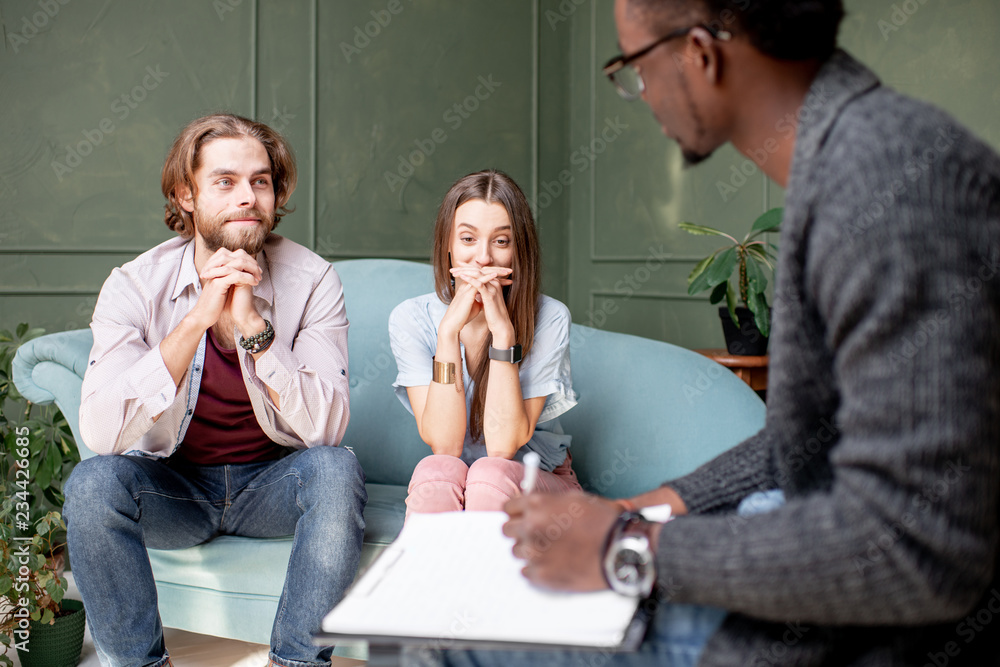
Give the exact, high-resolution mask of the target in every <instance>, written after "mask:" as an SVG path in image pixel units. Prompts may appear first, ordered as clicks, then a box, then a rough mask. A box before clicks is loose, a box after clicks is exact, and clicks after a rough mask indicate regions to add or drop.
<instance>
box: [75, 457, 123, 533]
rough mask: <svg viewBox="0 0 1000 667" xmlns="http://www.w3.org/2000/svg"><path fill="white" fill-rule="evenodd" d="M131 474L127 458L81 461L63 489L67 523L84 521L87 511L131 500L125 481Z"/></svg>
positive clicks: (96, 458)
mask: <svg viewBox="0 0 1000 667" xmlns="http://www.w3.org/2000/svg"><path fill="white" fill-rule="evenodd" d="M134 474H135V469H134V462H133V461H130V460H129V457H126V456H118V455H112V456H93V457H91V458H89V459H84V460H83V461H80V463H78V464H76V466H75V467H74V468H73V472H72V473H70V476H69V479H68V480H66V484H65V485H64V486H63V494H64V495H65V496H66V502H65V503H64V504H63V514H64V515H65V517H66V521H67V522H71V521H73V520H83V519H84V517H85V516H86V514H87V512H88V511H89V512H92V511H97V510H99V509H100V508H101V507H102V506H105V505H107V504H110V503H113V502H116V501H117V500H118V499H121V500H125V499H127V498H131V493H130V491H129V485H128V480H129V479H130V478H133V477H134Z"/></svg>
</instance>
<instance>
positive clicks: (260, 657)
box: [8, 573, 365, 667]
mask: <svg viewBox="0 0 1000 667" xmlns="http://www.w3.org/2000/svg"><path fill="white" fill-rule="evenodd" d="M67 579H69V591H68V594H67V597H70V598H75V599H77V600H79V599H80V594H79V592H78V591H77V589H76V585H75V584H74V583H73V574H72V573H67ZM163 637H164V640H165V641H166V643H167V650H168V651H170V661H171V662H172V663H173V665H174V667H265V665H267V646H266V645H264V644H249V643H247V642H238V641H234V640H232V639H220V638H219V637H211V636H209V635H199V634H196V633H193V632H184V631H183V630H175V629H173V628H166V629H165V630H164V631H163ZM8 655H11V657H12V658H13V660H14V667H21V663H20V661H19V660H18V659H17V652H16V651H11V652H10V653H9V654H8ZM100 664H101V663H100V661H99V660H98V659H97V652H96V651H95V650H94V642H93V641H91V639H90V628H89V627H88V628H87V630H86V631H85V634H84V638H83V656H82V657H81V659H80V667H100ZM364 664H365V663H364V662H363V661H361V660H350V659H348V658H340V657H337V656H334V658H333V664H332V667H352V666H354V665H364Z"/></svg>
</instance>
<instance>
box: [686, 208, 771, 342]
mask: <svg viewBox="0 0 1000 667" xmlns="http://www.w3.org/2000/svg"><path fill="white" fill-rule="evenodd" d="M783 213H784V209H782V208H773V209H771V210H770V211H767V212H766V213H764V214H762V215H761V216H760V217H758V218H757V219H756V220H755V221H754V223H753V225H751V227H750V231H749V232H747V235H746V236H745V237H744V238H743V240H742V241H740V240H738V239H737V238H736V237H734V236H731V235H730V234H727V233H726V232H723V231H721V230H718V229H714V228H712V227H706V226H705V225H697V224H694V223H691V222H682V223H680V228H681V229H683V230H684V231H686V232H690V233H691V234H696V235H701V236H721V237H723V238H725V239H727V240H728V241H729V242H728V243H726V244H725V245H723V246H722V247H720V248H718V249H717V250H715V252H713V253H712V254H711V255H709V256H708V257H706V258H705V259H703V260H701V261H700V262H698V264H697V265H696V266H695V267H694V270H692V271H691V274H690V275H689V276H688V279H687V282H688V294H692V295H694V294H699V293H700V292H704V291H705V290H712V293H711V296H710V297H709V301H710V302H711V303H713V304H716V303H719V302H720V301H722V299H725V300H726V307H725V308H720V309H719V314H720V316H722V323H723V331H724V332H726V333H727V336H726V347H727V349H728V351H729V353H730V354H744V355H746V354H764V353H765V352H766V351H767V339H768V336H770V334H771V311H770V307H769V306H768V304H767V295H766V291H767V275H766V274H767V273H768V272H770V273H772V274H773V273H774V264H775V257H774V253H773V251H774V250H776V247H775V246H774V245H773V244H771V243H768V242H766V241H765V240H764V239H761V238H760V236H761V235H762V234H764V233H765V232H771V231H777V230H778V226H779V225H780V224H781V216H782V214H783ZM734 283H735V287H734ZM737 299H738V300H737ZM740 303H742V304H743V305H742V307H741V306H739V304H740ZM741 316H742V317H741ZM727 325H728V326H727ZM733 334H735V336H736V337H735V338H734V337H733Z"/></svg>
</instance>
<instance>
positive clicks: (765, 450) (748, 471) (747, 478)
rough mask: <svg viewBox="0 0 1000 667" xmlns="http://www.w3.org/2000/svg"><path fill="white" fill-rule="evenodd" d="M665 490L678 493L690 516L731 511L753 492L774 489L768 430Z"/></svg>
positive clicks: (667, 484) (671, 484)
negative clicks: (669, 489)
mask: <svg viewBox="0 0 1000 667" xmlns="http://www.w3.org/2000/svg"><path fill="white" fill-rule="evenodd" d="M665 486H669V487H671V488H672V489H673V490H674V491H676V492H677V494H678V495H679V496H680V497H681V500H683V501H684V505H685V506H686V507H687V510H688V512H689V513H691V514H712V513H718V512H725V511H732V510H734V509H735V508H736V506H737V505H739V502H740V501H741V500H743V499H744V498H745V497H746V496H748V495H750V494H751V493H753V492H754V491H764V490H766V489H773V488H775V486H776V482H775V473H774V466H773V465H772V462H771V447H770V445H769V443H768V432H767V429H764V430H762V431H760V432H759V433H757V434H756V435H753V436H751V437H750V438H748V439H746V440H744V441H743V442H741V443H740V444H739V445H737V446H735V447H733V448H731V449H729V450H728V451H725V452H723V453H722V454H721V455H719V456H717V457H715V458H714V459H712V460H711V461H709V462H708V463H705V464H704V465H702V466H700V467H698V468H697V469H696V470H694V471H693V472H691V473H690V474H688V475H685V476H684V477H679V478H677V479H675V480H672V481H670V482H667V483H666V484H665Z"/></svg>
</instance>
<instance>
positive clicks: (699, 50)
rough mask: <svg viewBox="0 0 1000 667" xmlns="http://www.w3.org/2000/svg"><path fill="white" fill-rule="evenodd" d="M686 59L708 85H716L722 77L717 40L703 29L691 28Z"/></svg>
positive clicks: (720, 57)
mask: <svg viewBox="0 0 1000 667" xmlns="http://www.w3.org/2000/svg"><path fill="white" fill-rule="evenodd" d="M687 51H688V55H687V58H689V59H691V61H692V64H694V65H695V66H696V67H697V68H698V69H699V70H700V71H701V72H702V73H703V74H704V76H705V80H706V81H707V82H708V83H713V84H714V83H718V82H719V79H720V78H721V77H722V53H721V50H720V48H719V42H718V40H717V39H716V38H715V37H713V36H712V33H710V32H709V31H707V30H705V29H704V28H700V27H696V28H692V29H691V32H690V33H689V34H688V43H687Z"/></svg>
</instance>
